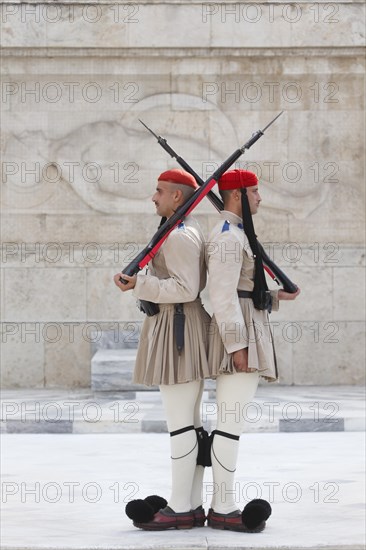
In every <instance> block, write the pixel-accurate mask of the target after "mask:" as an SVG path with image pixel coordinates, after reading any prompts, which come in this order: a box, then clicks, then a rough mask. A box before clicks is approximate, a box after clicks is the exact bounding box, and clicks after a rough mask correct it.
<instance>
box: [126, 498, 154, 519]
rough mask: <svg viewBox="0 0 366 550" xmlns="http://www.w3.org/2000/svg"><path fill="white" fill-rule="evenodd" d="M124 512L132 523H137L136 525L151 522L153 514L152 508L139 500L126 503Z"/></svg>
mask: <svg viewBox="0 0 366 550" xmlns="http://www.w3.org/2000/svg"><path fill="white" fill-rule="evenodd" d="M125 512H126V515H127V516H128V517H129V518H130V519H132V521H137V522H138V523H146V522H147V521H151V520H152V519H153V517H154V514H155V512H154V509H153V507H152V506H150V504H149V503H148V502H146V501H145V500H142V499H141V498H139V499H136V500H131V501H130V502H128V503H127V504H126V508H125Z"/></svg>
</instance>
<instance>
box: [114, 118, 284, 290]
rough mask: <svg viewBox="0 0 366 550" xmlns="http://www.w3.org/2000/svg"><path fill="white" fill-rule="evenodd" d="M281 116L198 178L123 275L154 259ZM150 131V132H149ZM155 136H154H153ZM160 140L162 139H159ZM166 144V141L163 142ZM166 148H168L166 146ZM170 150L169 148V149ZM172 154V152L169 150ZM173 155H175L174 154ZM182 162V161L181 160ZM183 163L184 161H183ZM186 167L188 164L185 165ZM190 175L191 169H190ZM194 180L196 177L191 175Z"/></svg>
mask: <svg viewBox="0 0 366 550" xmlns="http://www.w3.org/2000/svg"><path fill="white" fill-rule="evenodd" d="M281 114H282V111H281V113H280V114H279V115H277V116H276V117H275V118H274V119H273V120H271V122H270V123H269V124H267V126H266V127H265V128H264V129H263V130H258V131H257V132H255V133H254V134H253V135H252V137H251V138H250V139H249V140H248V141H247V142H246V143H244V145H243V146H242V147H239V149H237V150H236V151H234V153H233V154H232V155H230V157H229V158H227V159H226V160H225V161H224V162H223V163H222V164H221V166H219V167H218V168H217V170H215V172H214V173H213V174H212V176H210V177H209V178H208V179H207V180H206V181H203V180H202V179H201V178H200V182H201V184H200V186H199V188H198V189H197V190H196V191H195V192H194V194H193V195H192V196H191V197H190V198H189V199H188V200H187V201H186V202H185V203H184V204H182V205H181V206H180V207H179V208H178V209H177V211H176V212H175V213H174V214H173V215H172V216H171V217H170V218H169V219H167V220H166V221H165V222H164V223H163V224H162V225H161V226H160V227H159V229H158V230H157V231H156V233H155V234H154V236H153V237H152V239H151V240H150V242H149V243H148V244H147V245H146V246H145V248H144V249H143V250H142V251H141V252H140V253H139V254H138V255H137V256H136V257H135V258H134V259H133V260H132V261H131V262H130V263H129V264H128V265H127V266H126V267H125V268H124V269H123V273H125V274H126V275H130V276H131V275H135V274H136V273H138V272H139V271H140V270H141V269H143V268H144V267H145V266H146V265H147V264H148V263H149V262H150V260H152V259H153V258H154V256H155V255H156V253H157V252H158V250H159V248H160V247H161V245H162V244H163V243H164V241H165V240H166V239H167V237H168V235H169V234H170V233H171V232H172V231H173V229H174V228H175V227H176V226H177V225H178V224H179V223H181V222H182V221H183V219H184V218H185V217H186V216H188V214H190V212H192V210H193V209H194V208H195V207H196V206H197V205H198V204H199V203H200V202H201V200H202V199H203V198H204V197H205V196H206V195H207V194H208V193H209V192H210V191H211V189H212V187H213V186H214V185H215V184H216V183H217V182H218V180H219V179H220V178H221V176H222V175H223V174H224V173H225V172H226V171H227V170H228V169H229V168H230V166H232V165H233V164H234V162H235V161H236V160H238V158H239V157H240V156H241V155H242V154H243V153H244V152H245V150H246V149H249V148H250V147H251V146H252V145H253V144H254V143H255V142H256V141H257V140H258V139H259V138H260V137H261V136H263V135H264V132H265V131H266V130H267V128H269V126H271V124H273V123H274V121H275V120H276V119H277V118H278V117H279V116H280V115H281ZM150 131H151V130H150ZM154 135H155V134H154ZM161 139H162V138H161ZM165 143H166V140H165ZM167 147H169V146H168V145H167ZM169 149H170V148H169ZM170 150H171V151H172V152H173V153H174V151H173V150H172V149H170ZM169 154H170V153H169ZM174 154H175V153H174ZM181 160H182V161H183V159H181ZM183 162H184V161H183ZM185 164H186V166H187V167H188V164H187V163H185ZM190 173H192V169H190ZM192 175H193V176H194V177H195V178H196V175H194V174H192ZM120 281H121V283H124V284H126V283H127V281H126V280H125V279H123V278H122V277H120Z"/></svg>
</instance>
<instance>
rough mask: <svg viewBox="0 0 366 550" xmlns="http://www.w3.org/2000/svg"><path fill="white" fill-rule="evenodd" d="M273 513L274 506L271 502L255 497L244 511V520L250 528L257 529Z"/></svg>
mask: <svg viewBox="0 0 366 550" xmlns="http://www.w3.org/2000/svg"><path fill="white" fill-rule="evenodd" d="M271 513H272V508H271V505H270V503H269V502H267V501H266V500H263V499H261V498H255V499H254V500H251V501H250V502H248V504H247V505H246V506H245V507H244V510H243V512H242V515H241V517H242V521H243V523H244V525H245V526H246V527H248V529H255V528H256V527H258V525H260V524H261V523H262V521H266V520H267V519H268V518H269V516H270V515H271Z"/></svg>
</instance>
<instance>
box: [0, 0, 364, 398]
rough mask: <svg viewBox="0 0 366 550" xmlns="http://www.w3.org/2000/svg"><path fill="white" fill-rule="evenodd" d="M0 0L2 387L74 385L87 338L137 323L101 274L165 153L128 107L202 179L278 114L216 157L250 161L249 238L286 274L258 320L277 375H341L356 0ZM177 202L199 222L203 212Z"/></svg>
mask: <svg viewBox="0 0 366 550" xmlns="http://www.w3.org/2000/svg"><path fill="white" fill-rule="evenodd" d="M1 8H2V16H1V17H2V97H1V111H2V194H1V204H2V221H1V233H2V268H1V296H2V299H1V308H2V309H1V319H2V323H1V327H2V352H1V359H2V385H3V387H35V388H37V387H48V388H55V387H60V388H61V387H68V388H74V387H88V386H89V385H90V360H91V356H92V341H94V340H95V342H94V344H95V345H98V340H100V339H101V335H102V332H103V331H108V330H109V331H112V333H113V334H115V335H116V338H117V339H118V332H119V331H120V330H122V331H123V330H124V331H125V332H124V338H125V339H126V338H127V339H130V340H133V339H135V340H136V339H137V338H138V332H139V327H140V323H141V321H142V318H143V317H142V314H141V313H140V312H139V310H138V309H137V308H136V305H135V301H134V299H133V297H132V296H126V295H122V293H120V292H119V291H118V290H117V289H116V288H115V287H114V284H113V281H112V277H113V275H114V274H115V273H116V272H117V271H120V270H121V269H122V268H123V266H125V265H126V264H127V263H128V262H129V261H130V260H131V259H132V258H133V257H134V255H135V254H136V253H137V251H138V250H139V248H141V247H142V246H143V245H145V244H146V243H147V242H148V240H149V239H150V237H151V236H152V234H153V233H154V231H155V229H156V227H157V224H158V219H157V218H156V216H155V215H154V208H153V205H152V203H151V201H150V196H151V194H152V192H153V189H154V186H155V178H156V176H157V175H158V174H159V173H160V172H161V171H163V170H165V169H167V167H173V166H176V163H175V162H174V161H172V159H170V157H168V155H167V154H166V153H165V152H164V151H163V150H162V149H161V148H160V147H159V145H158V144H157V143H156V142H155V141H154V139H153V138H152V136H150V135H149V134H148V133H147V132H146V131H145V130H144V128H143V127H142V126H141V125H140V123H139V121H138V119H139V118H142V119H143V120H144V121H145V122H146V123H147V124H148V125H149V126H150V127H151V128H153V129H154V130H155V132H156V133H158V134H161V135H162V136H164V137H166V138H167V139H168V142H169V143H170V145H171V146H172V147H173V148H175V149H176V151H177V152H178V153H179V154H180V155H181V156H183V157H184V158H185V159H186V160H187V161H188V162H189V163H190V164H191V165H192V166H193V167H194V168H195V169H196V170H197V172H199V173H200V174H201V175H202V176H203V177H204V178H206V177H207V176H208V174H209V173H210V172H211V171H212V170H213V169H214V168H215V167H216V166H217V165H218V164H220V163H221V162H222V161H223V160H224V159H225V158H226V157H228V156H229V155H230V154H231V153H232V152H233V151H234V150H235V149H236V148H237V147H238V146H241V145H243V143H244V142H246V141H247V140H248V139H249V137H250V136H251V134H252V133H253V132H254V131H256V130H258V129H260V128H263V127H264V126H265V125H266V124H267V123H268V122H269V121H270V120H271V119H272V118H273V117H274V116H275V115H276V114H277V113H278V112H279V111H281V110H283V111H284V114H283V115H282V116H281V117H280V119H279V120H278V121H277V122H276V123H275V125H273V126H272V127H271V128H270V129H269V130H268V132H267V133H266V135H265V136H264V137H262V138H261V139H260V140H259V141H258V142H257V143H256V144H255V145H254V146H253V148H252V149H251V150H250V151H248V152H246V154H245V155H244V156H242V157H241V159H240V160H239V161H238V162H237V164H236V167H243V168H249V169H253V170H254V171H256V172H257V173H258V175H259V176H260V180H261V184H260V185H261V194H262V199H263V202H262V206H261V209H260V213H259V214H258V215H257V216H256V218H255V226H256V230H257V233H258V235H259V237H260V240H261V242H262V243H263V244H264V245H265V247H266V248H267V250H268V251H269V253H270V255H271V256H272V257H273V258H274V259H275V261H276V262H277V263H278V264H279V265H280V266H281V267H282V268H283V270H284V271H285V272H286V273H287V274H288V275H289V276H290V277H291V278H292V280H294V281H295V282H296V283H297V284H298V285H299V286H300V287H301V289H302V294H301V297H300V298H299V299H298V300H297V301H296V302H294V303H289V304H284V303H282V304H281V311H280V312H279V313H278V314H276V313H275V314H273V315H272V322H273V328H274V335H275V342H276V347H277V350H278V358H279V363H280V372H281V383H282V384H329V383H332V384H361V383H362V382H363V381H364V367H365V325H364V321H365V288H364V281H365V269H364V266H365V253H364V237H365V185H364V151H365V142H364V130H365V124H364V74H365V73H364V61H365V57H364V56H365V50H364V45H365V27H364V21H365V4H364V2H363V1H348V2H338V1H337V2H317V3H313V2H307V1H301V2H297V3H286V2H271V1H268V2H264V1H259V2H256V3H243V2H230V1H229V2H224V3H213V2H207V3H205V2H204V3H202V2H197V1H195V0H193V1H192V0H191V1H183V0H176V1H164V0H162V1H160V0H159V1H156V0H146V1H139V2H129V3H120V2H106V1H99V2H93V1H89V2H84V1H71V2H68V1H63V2H57V3H55V2H41V3H40V2H35V1H33V0H29V1H28V2H16V1H12V2H8V1H3V2H1ZM197 216H198V218H199V221H200V222H201V224H202V227H203V229H204V231H205V233H206V235H208V232H209V229H210V227H211V226H212V225H213V224H214V223H215V220H216V219H217V213H216V211H215V210H214V209H213V207H212V206H211V204H210V203H209V202H208V201H207V200H205V201H204V203H202V205H201V206H200V207H199V209H198V211H197ZM272 287H275V285H274V284H272ZM205 302H206V304H207V307H208V308H209V307H210V306H209V302H208V299H207V296H205ZM126 334H127V337H126Z"/></svg>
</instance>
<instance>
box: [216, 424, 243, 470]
mask: <svg viewBox="0 0 366 550" xmlns="http://www.w3.org/2000/svg"><path fill="white" fill-rule="evenodd" d="M215 435H221V436H223V437H227V438H228V439H234V440H235V441H239V439H240V437H239V436H238V435H234V434H229V433H228V432H222V431H221V430H214V431H213V432H212V433H211V451H212V454H213V456H214V457H215V459H216V460H217V462H218V463H219V464H220V466H221V468H223V469H224V470H226V471H227V472H230V473H231V474H233V473H234V472H235V471H236V468H235V470H229V468H226V467H225V466H224V465H223V464H222V463H221V462H220V461H219V459H218V458H217V456H216V453H215V450H214V447H213V438H214V436H215Z"/></svg>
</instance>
